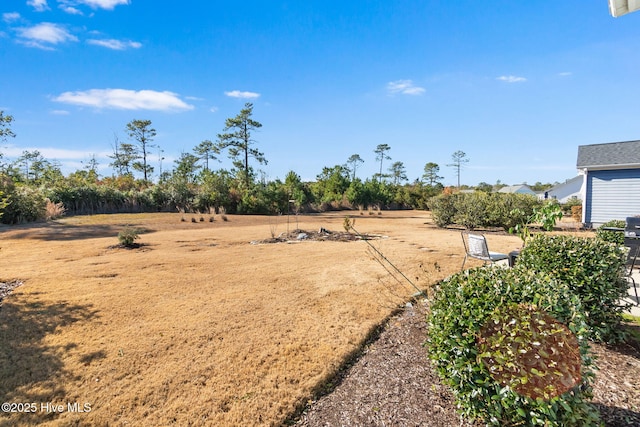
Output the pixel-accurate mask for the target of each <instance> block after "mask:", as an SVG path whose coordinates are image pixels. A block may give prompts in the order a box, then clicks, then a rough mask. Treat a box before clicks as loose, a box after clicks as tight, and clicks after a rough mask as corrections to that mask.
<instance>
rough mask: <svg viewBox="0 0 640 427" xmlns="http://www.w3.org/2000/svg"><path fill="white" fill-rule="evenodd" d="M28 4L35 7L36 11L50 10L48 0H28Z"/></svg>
mask: <svg viewBox="0 0 640 427" xmlns="http://www.w3.org/2000/svg"><path fill="white" fill-rule="evenodd" d="M27 6H31V7H33V8H34V9H35V10H36V12H44V11H45V10H49V5H48V4H47V0H28V1H27Z"/></svg>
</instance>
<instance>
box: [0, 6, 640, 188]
mask: <svg viewBox="0 0 640 427" xmlns="http://www.w3.org/2000/svg"><path fill="white" fill-rule="evenodd" d="M0 14H1V18H2V21H1V22H0V88H1V89H0V110H4V112H5V114H9V115H12V116H13V117H14V119H15V121H14V123H13V125H12V129H13V131H14V132H15V133H16V135H17V137H16V138H11V139H9V140H7V141H6V143H2V148H1V151H2V152H3V153H4V154H5V156H7V157H9V158H15V157H17V156H19V155H20V154H21V153H22V151H23V150H36V149H37V150H39V151H40V152H41V153H42V154H43V155H45V157H47V158H48V159H50V160H54V159H55V160H58V161H59V162H60V163H61V165H62V167H63V171H64V172H65V173H68V172H71V171H73V170H75V169H78V168H82V167H83V164H86V162H87V161H88V160H89V159H90V158H91V156H92V155H95V157H96V159H97V160H98V162H99V163H100V172H101V173H102V174H105V175H111V168H110V167H109V162H110V159H109V158H108V157H107V156H108V155H109V154H111V153H112V146H113V144H114V141H115V138H118V139H119V140H120V141H121V142H128V139H127V136H126V133H125V131H124V129H125V127H126V124H127V123H128V122H130V121H131V120H133V119H144V120H147V119H148V120H151V121H152V123H153V127H154V128H155V129H156V130H157V136H156V138H155V141H154V142H155V143H156V144H158V145H159V146H160V148H161V149H162V150H163V156H164V157H165V160H164V161H163V163H162V165H163V166H162V167H163V169H164V170H167V169H170V168H171V167H172V166H173V161H174V160H175V159H176V158H178V156H179V155H180V153H181V152H187V151H191V150H192V149H193V147H195V146H196V145H198V144H199V143H200V142H201V141H202V140H205V139H209V140H212V141H215V140H216V136H217V134H219V133H221V132H222V130H223V128H224V122H225V119H226V118H228V117H234V116H235V115H237V114H238V113H239V111H240V109H241V108H243V106H244V104H245V103H246V102H252V103H253V104H254V115H253V118H254V119H255V120H257V121H259V122H261V123H262V124H263V127H262V128H261V129H260V131H259V132H256V133H255V134H254V139H255V140H256V141H257V147H258V148H259V149H260V150H261V151H263V152H264V154H265V157H266V158H267V160H268V161H269V163H268V164H267V165H266V166H262V167H261V169H262V170H263V171H264V172H265V174H266V177H267V178H269V179H275V178H281V179H283V178H284V176H285V175H286V173H287V172H288V171H289V170H294V171H296V172H297V173H298V174H299V175H300V176H301V177H302V178H303V179H305V180H313V179H314V178H315V176H316V175H317V174H319V173H320V172H321V170H322V167H323V166H333V165H336V164H344V163H345V162H346V161H347V158H348V157H349V156H350V155H352V154H359V155H360V156H361V157H362V158H363V159H364V160H365V163H364V164H363V165H362V166H361V167H360V168H359V169H358V176H359V177H361V178H366V177H370V176H371V175H373V174H374V173H375V172H377V170H378V167H379V166H378V163H377V162H376V161H375V154H374V152H373V151H374V149H375V148H376V146H377V145H378V144H388V145H389V146H390V147H391V150H390V151H389V152H388V154H389V155H390V156H391V157H392V160H391V161H388V162H386V163H385V169H386V166H388V165H390V164H391V162H394V161H401V162H403V163H404V165H405V167H406V170H407V174H408V177H409V178H410V180H414V179H416V178H418V177H420V176H421V175H422V173H423V168H424V165H425V164H426V163H427V162H435V163H437V164H439V165H440V175H442V176H444V180H443V182H444V183H445V184H448V185H452V184H455V183H456V175H455V172H454V169H453V168H451V167H447V164H450V163H451V155H452V154H453V153H454V152H455V151H458V150H462V151H464V152H465V153H466V154H467V156H468V159H469V163H468V164H467V165H466V167H465V168H464V169H463V171H462V175H461V182H462V183H463V184H468V185H475V184H477V183H479V182H482V181H484V182H488V183H492V184H493V183H495V182H496V181H497V180H500V181H502V182H503V183H507V184H517V183H522V182H528V183H534V182H536V181H542V182H555V181H559V182H562V181H564V180H566V179H569V178H571V177H573V176H575V175H576V168H575V163H576V157H577V147H578V145H583V144H595V143H603V142H614V141H627V140H635V139H639V138H640V122H639V121H638V111H639V110H640V107H638V105H639V104H638V100H639V99H640V84H638V79H637V77H638V75H639V74H638V73H639V71H638V70H640V13H632V14H629V15H625V16H622V17H620V18H613V17H612V16H611V15H610V14H609V10H608V5H607V1H606V0H590V1H584V0H564V1H544V0H533V1H526V2H524V1H513V0H491V1H477V0H476V1H471V0H468V1H467V0H459V1H455V2H445V1H435V0H433V1H431V0H396V1H392V0H386V1H364V0H350V1H344V0H340V1H335V0H305V1H300V0H287V1H281V0H262V1H251V0H246V1H242V2H235V1H217V0H211V1H184V2H174V1H165V0H153V1H152V0H28V1H27V0H4V1H2V3H0ZM156 151H157V150H156ZM154 156H156V157H155V158H152V159H151V162H152V164H154V166H155V168H156V171H155V172H156V174H157V172H158V170H159V162H158V159H157V154H154ZM82 162H84V163H82ZM218 166H219V167H224V168H230V161H229V160H228V159H227V158H226V156H222V157H221V163H219V165H218Z"/></svg>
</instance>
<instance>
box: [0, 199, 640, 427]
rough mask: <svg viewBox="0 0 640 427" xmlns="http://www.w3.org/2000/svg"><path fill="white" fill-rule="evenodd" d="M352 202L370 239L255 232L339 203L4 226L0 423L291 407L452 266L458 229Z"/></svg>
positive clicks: (260, 414)
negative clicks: (368, 210)
mask: <svg viewBox="0 0 640 427" xmlns="http://www.w3.org/2000/svg"><path fill="white" fill-rule="evenodd" d="M351 215H352V217H354V218H355V219H356V223H355V228H356V229H357V230H358V231H359V232H361V233H366V234H371V235H376V236H378V238H376V239H374V240H368V241H362V240H353V241H331V240H329V241H314V240H311V239H308V240H301V241H298V240H295V241H293V242H281V243H260V241H264V240H270V239H272V238H273V237H276V236H278V235H280V233H283V232H287V231H292V230H294V229H302V230H308V231H310V232H311V231H313V232H317V231H319V230H320V228H324V229H327V230H329V231H333V232H340V231H344V229H343V220H344V217H345V213H344V212H342V213H330V214H322V215H307V216H300V217H298V218H297V219H296V218H295V217H293V216H292V217H290V218H287V217H275V218H274V217H264V216H233V215H228V216H227V217H228V221H223V220H222V218H221V217H220V216H218V215H217V216H215V218H214V221H213V222H209V216H205V217H204V218H203V220H204V221H200V220H199V219H200V218H199V216H195V218H196V222H195V223H193V222H191V217H192V216H190V215H184V218H183V216H182V215H180V214H139V215H96V216H87V217H71V218H66V219H62V220H59V221H56V222H52V223H48V224H36V225H27V226H19V227H2V228H0V282H11V281H13V280H22V281H23V282H24V284H23V285H22V286H20V287H18V288H16V289H14V290H13V293H12V294H11V295H9V296H8V297H6V298H5V299H4V300H3V302H2V306H1V307H0V378H2V381H0V396H1V397H2V400H3V401H4V402H13V403H15V405H14V407H13V409H16V410H20V411H22V412H21V413H18V412H13V413H8V414H6V413H5V414H3V415H2V416H0V426H4V425H7V426H9V425H17V424H22V425H28V424H45V425H172V424H174V425H252V426H253V425H281V424H282V423H284V422H286V421H287V420H291V419H292V417H295V416H296V414H299V413H300V412H299V411H300V410H301V409H302V408H304V407H305V405H306V404H307V403H308V402H309V401H311V400H313V399H314V398H315V397H316V396H318V395H320V394H322V393H323V392H326V391H327V390H328V389H331V388H332V385H333V382H334V381H335V374H336V373H337V372H341V367H343V365H344V362H345V360H353V359H354V357H355V356H356V355H358V354H359V352H360V350H361V349H362V346H363V344H364V343H365V342H366V341H367V339H368V338H369V337H371V335H372V334H373V333H374V332H375V331H376V330H377V329H378V328H379V326H380V325H381V324H384V323H385V320H386V319H388V318H389V317H390V316H391V315H392V314H393V313H394V312H396V311H397V308H398V307H403V306H404V303H405V302H406V301H407V299H408V298H409V297H410V296H411V295H412V294H414V293H415V292H416V289H427V288H428V287H429V285H430V284H431V283H434V282H435V281H438V280H440V279H442V278H444V277H446V276H447V275H449V274H451V273H452V272H454V271H458V270H459V269H460V265H461V263H462V259H463V255H464V251H463V246H462V241H461V238H460V233H459V231H456V230H441V229H438V228H436V227H435V226H434V225H433V224H432V223H431V221H430V218H429V214H428V213H425V212H420V211H405V212H383V213H382V215H375V216H370V215H363V216H360V215H358V213H357V212H356V213H351ZM183 219H184V221H183ZM125 226H135V227H138V228H140V229H143V230H144V231H143V232H142V233H141V238H140V240H139V243H140V244H141V246H140V247H139V248H137V249H133V250H130V249H122V248H118V247H114V245H116V244H117V239H116V235H117V233H118V231H120V230H121V229H123V228H124V227H125ZM488 240H489V245H490V247H491V249H492V250H495V251H502V252H508V251H510V250H513V249H515V248H516V247H518V246H519V245H520V240H519V239H518V238H517V237H516V236H510V235H505V234H503V233H496V234H488ZM251 242H253V243H254V244H251ZM379 253H382V254H383V255H384V256H385V257H386V258H387V259H388V260H389V261H391V263H392V264H393V266H391V265H390V264H389V263H386V262H384V261H381V258H380V255H379ZM471 265H473V264H471ZM394 267H397V268H398V270H399V271H401V272H402V274H404V275H405V276H406V278H405V277H402V276H401V275H399V274H398V273H397V271H396V270H395V269H394ZM407 279H408V280H409V281H411V282H412V284H409V283H408V281H407ZM421 333H422V332H420V334H421ZM420 359H421V358H420ZM636 378H638V377H636ZM429 387H435V388H438V387H439V386H438V385H437V384H430V385H429ZM438 390H439V389H438ZM25 403H26V404H28V406H26V405H22V406H21V405H20V404H25ZM25 408H26V410H31V412H26V413H25ZM80 410H83V412H80ZM423 425H429V424H423Z"/></svg>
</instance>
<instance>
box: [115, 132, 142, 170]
mask: <svg viewBox="0 0 640 427" xmlns="http://www.w3.org/2000/svg"><path fill="white" fill-rule="evenodd" d="M109 158H111V159H113V162H111V163H109V166H111V167H112V168H114V169H115V170H116V173H117V175H118V176H124V175H131V166H132V164H133V162H134V161H135V160H137V159H139V158H140V155H139V154H138V150H137V149H136V147H135V146H134V145H133V144H128V143H120V141H119V140H118V137H117V136H116V137H115V144H114V145H113V156H109Z"/></svg>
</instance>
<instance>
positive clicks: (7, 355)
mask: <svg viewBox="0 0 640 427" xmlns="http://www.w3.org/2000/svg"><path fill="white" fill-rule="evenodd" d="M96 313H97V312H96V311H95V310H92V308H91V306H90V305H73V304H68V303H58V304H43V303H41V302H22V301H9V302H8V301H5V302H4V303H3V304H2V306H1V307H0V399H1V401H2V402H9V403H16V404H18V403H32V402H33V403H35V404H36V407H35V409H36V411H35V413H9V414H7V413H3V414H2V417H1V418H0V426H2V427H5V426H14V425H29V424H37V423H40V422H43V421H45V420H51V419H54V418H55V417H56V416H57V415H56V414H47V413H46V411H41V407H40V404H41V403H42V404H46V403H47V402H52V403H54V404H65V405H66V403H65V402H66V401H67V400H68V397H67V396H68V395H67V390H65V388H64V384H65V383H67V382H68V381H71V380H75V379H77V378H78V374H79V373H75V372H68V371H66V370H65V369H64V364H63V357H64V355H65V353H66V352H68V351H69V350H71V349H73V348H75V347H77V344H75V343H68V344H66V345H51V344H48V343H47V342H46V338H47V336H49V335H52V334H55V332H56V330H58V329H59V328H63V327H65V326H68V325H71V324H74V323H76V322H85V321H88V320H90V319H93V318H95V317H97V314H96ZM96 356H97V355H87V357H88V358H90V359H93V358H95V357H96ZM98 357H99V356H98ZM65 410H66V406H65ZM3 412H4V411H3ZM7 416H8V419H7Z"/></svg>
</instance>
